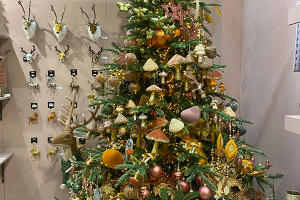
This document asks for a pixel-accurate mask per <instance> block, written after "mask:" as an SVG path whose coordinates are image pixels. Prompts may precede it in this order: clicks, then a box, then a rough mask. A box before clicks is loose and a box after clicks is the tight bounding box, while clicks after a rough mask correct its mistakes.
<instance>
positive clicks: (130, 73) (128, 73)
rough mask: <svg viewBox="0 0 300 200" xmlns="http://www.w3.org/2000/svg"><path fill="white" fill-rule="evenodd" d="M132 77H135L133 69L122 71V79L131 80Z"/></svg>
mask: <svg viewBox="0 0 300 200" xmlns="http://www.w3.org/2000/svg"><path fill="white" fill-rule="evenodd" d="M134 78H135V74H134V72H133V71H125V72H124V79H125V80H126V81H133V79H134Z"/></svg>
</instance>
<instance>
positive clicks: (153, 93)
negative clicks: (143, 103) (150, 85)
mask: <svg viewBox="0 0 300 200" xmlns="http://www.w3.org/2000/svg"><path fill="white" fill-rule="evenodd" d="M149 103H150V104H151V105H153V104H155V90H152V91H151V96H150V99H149Z"/></svg>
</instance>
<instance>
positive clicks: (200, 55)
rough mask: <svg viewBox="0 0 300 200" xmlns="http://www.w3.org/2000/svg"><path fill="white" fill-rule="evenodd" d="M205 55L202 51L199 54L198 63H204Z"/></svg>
mask: <svg viewBox="0 0 300 200" xmlns="http://www.w3.org/2000/svg"><path fill="white" fill-rule="evenodd" d="M204 55H205V51H200V54H198V63H202V62H203V56H204Z"/></svg>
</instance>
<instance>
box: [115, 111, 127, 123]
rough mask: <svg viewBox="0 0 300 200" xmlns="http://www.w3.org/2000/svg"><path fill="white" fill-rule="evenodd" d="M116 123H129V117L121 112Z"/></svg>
mask: <svg viewBox="0 0 300 200" xmlns="http://www.w3.org/2000/svg"><path fill="white" fill-rule="evenodd" d="M115 123H116V124H122V123H128V119H127V118H126V117H125V116H124V115H122V114H121V113H119V114H118V117H117V118H116V120H115Z"/></svg>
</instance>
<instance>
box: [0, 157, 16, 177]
mask: <svg viewBox="0 0 300 200" xmlns="http://www.w3.org/2000/svg"><path fill="white" fill-rule="evenodd" d="M12 156H13V153H0V165H1V174H2V176H1V179H2V183H4V163H5V162H6V161H7V160H8V159H9V158H11V157H12Z"/></svg>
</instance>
